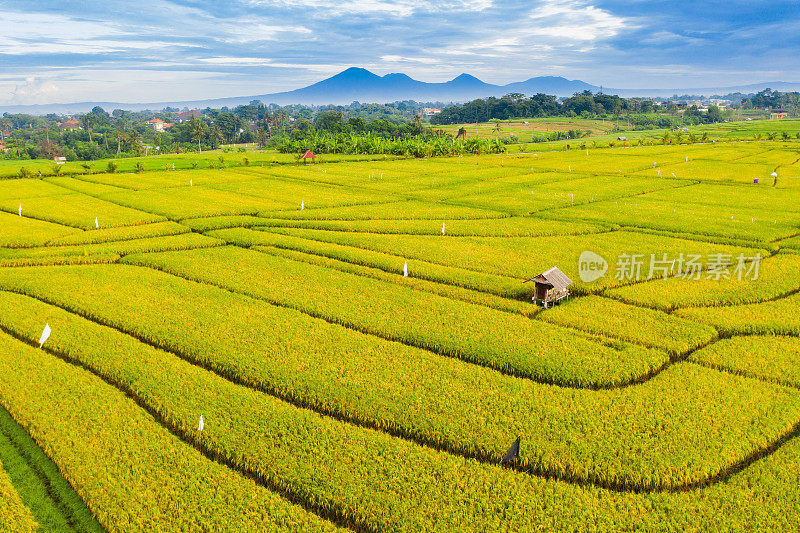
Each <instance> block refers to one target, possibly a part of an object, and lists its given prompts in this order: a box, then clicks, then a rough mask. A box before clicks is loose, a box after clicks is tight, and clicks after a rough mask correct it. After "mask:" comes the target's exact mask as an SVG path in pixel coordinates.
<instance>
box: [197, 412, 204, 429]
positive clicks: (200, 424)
mask: <svg viewBox="0 0 800 533" xmlns="http://www.w3.org/2000/svg"><path fill="white" fill-rule="evenodd" d="M204 427H206V423H205V422H203V415H200V423H199V424H198V425H197V431H199V432H200V433H202V432H203V428H204Z"/></svg>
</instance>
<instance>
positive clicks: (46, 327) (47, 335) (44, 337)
mask: <svg viewBox="0 0 800 533" xmlns="http://www.w3.org/2000/svg"><path fill="white" fill-rule="evenodd" d="M49 338H50V324H45V325H44V331H42V336H41V337H39V348H41V347H42V346H44V342H45V341H46V340H47V339H49Z"/></svg>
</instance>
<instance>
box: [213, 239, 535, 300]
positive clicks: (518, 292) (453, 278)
mask: <svg viewBox="0 0 800 533" xmlns="http://www.w3.org/2000/svg"><path fill="white" fill-rule="evenodd" d="M208 235H209V236H211V237H214V238H217V239H221V240H223V241H226V242H228V243H231V244H236V245H237V246H243V247H251V246H253V247H256V248H262V247H265V246H267V247H274V248H279V249H286V250H296V251H299V252H302V253H305V254H314V255H318V256H322V257H328V258H331V259H336V260H338V261H342V262H347V263H350V264H354V265H360V266H366V267H370V268H377V269H380V270H383V271H384V272H387V273H394V274H395V275H398V274H401V273H402V269H403V264H404V263H405V262H408V266H409V269H410V272H411V274H410V275H411V277H414V278H420V279H425V280H429V281H434V282H437V283H445V284H448V285H454V286H458V287H464V288H466V289H471V290H476V291H482V292H488V293H491V294H495V295H497V296H502V297H506V298H514V299H525V300H528V299H529V298H530V296H529V293H530V288H529V287H527V286H524V285H522V284H520V283H519V280H516V279H513V278H509V277H504V276H498V275H494V274H485V273H483V272H475V271H470V270H466V269H463V268H458V267H449V266H445V265H438V264H436V263H429V262H427V261H421V260H416V259H410V260H409V259H405V258H404V257H402V256H397V255H392V254H388V253H382V252H373V251H371V250H364V249H361V248H352V247H349V246H343V245H339V244H335V243H328V242H323V241H316V240H313V239H304V238H302V237H294V236H289V235H282V234H280V233H277V232H274V231H251V230H245V229H227V230H219V231H212V232H209V233H208Z"/></svg>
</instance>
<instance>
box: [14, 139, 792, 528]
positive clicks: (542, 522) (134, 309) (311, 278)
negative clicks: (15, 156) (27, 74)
mask: <svg viewBox="0 0 800 533" xmlns="http://www.w3.org/2000/svg"><path fill="white" fill-rule="evenodd" d="M258 156H259V153H258V152H256V153H253V154H251V155H250V157H251V158H257V157H258ZM169 157H170V156H162V158H169ZM270 157H272V156H270ZM320 159H321V161H319V162H317V163H315V164H307V165H303V164H297V163H293V162H288V163H280V162H278V163H273V162H267V163H266V164H263V165H262V164H259V163H257V162H256V163H253V164H250V165H249V166H244V165H241V164H237V160H236V159H235V158H231V161H230V163H229V165H228V166H227V167H225V168H216V167H215V168H210V169H209V168H198V169H191V168H189V169H184V170H181V169H180V168H179V169H178V170H171V167H169V169H168V170H163V169H162V170H152V171H145V172H139V173H130V172H116V173H106V172H98V173H84V174H81V173H78V172H75V173H73V174H71V175H63V176H62V175H57V176H52V177H43V178H38V177H34V178H27V179H11V178H9V179H5V180H2V181H0V209H2V213H0V221H2V224H0V244H1V245H2V250H0V265H2V267H1V269H0V300H1V301H2V306H0V310H1V311H0V330H1V331H2V333H0V343H2V350H0V365H1V367H2V372H0V402H2V406H3V410H2V411H0V461H2V464H3V466H4V470H0V474H2V475H0V487H2V492H3V496H4V497H3V499H2V508H1V509H0V510H1V511H2V514H0V521H1V522H0V523H2V524H3V527H4V529H7V528H12V529H13V528H17V529H22V530H25V529H26V528H27V527H31V528H33V527H34V526H33V524H34V523H35V519H38V520H40V521H41V520H42V517H43V516H44V517H45V520H50V522H49V525H50V527H53V528H54V529H55V530H58V529H60V528H59V526H58V524H62V525H63V526H64V528H65V529H66V528H74V529H77V530H101V529H107V530H123V531H124V530H139V529H141V530H148V531H152V530H159V529H177V530H181V529H184V530H188V529H196V528H201V529H205V530H218V529H232V530H241V531H252V530H261V529H264V530H292V531H297V530H324V529H330V530H333V529H352V530H356V531H392V530H414V531H434V530H472V531H488V530H509V531H511V530H513V531H524V530H538V529H540V528H544V529H598V530H608V529H617V530H619V529H644V530H655V529H659V530H660V529H677V530H685V529H714V528H717V527H722V528H724V529H746V528H748V527H749V526H751V525H753V524H762V525H763V526H764V528H765V529H773V530H787V529H794V528H795V527H796V524H797V512H798V509H797V505H798V488H797V487H798V481H800V479H798V476H800V474H798V469H797V468H796V465H797V464H798V462H800V439H798V438H797V435H798V431H800V429H799V428H800V370H799V368H800V367H798V356H799V355H800V340H798V335H799V334H800V314H799V313H798V309H800V305H798V302H797V298H798V295H797V292H798V288H800V240H798V238H800V208H798V205H800V167H799V166H798V160H800V144H798V143H797V142H796V141H791V140H789V141H781V140H775V141H767V140H761V141H753V140H750V141H744V140H742V141H732V142H718V143H702V144H694V145H686V144H671V145H650V146H632V147H624V146H617V147H602V148H586V149H571V150H554V151H542V152H537V153H526V154H514V153H507V154H498V155H470V154H466V155H463V156H460V157H439V158H422V159H396V160H395V159H391V158H386V157H383V156H381V157H374V158H372V159H371V160H369V159H368V160H365V159H364V158H361V160H355V159H358V158H351V159H353V160H349V161H348V160H346V159H347V158H345V157H340V158H331V160H330V161H327V160H325V159H324V158H320ZM146 161H148V162H149V163H150V164H151V165H152V166H155V167H157V168H160V166H162V163H163V159H162V160H161V161H160V162H159V161H154V160H152V161H151V160H146ZM773 173H774V174H775V175H773ZM776 176H777V177H776ZM754 181H757V182H758V183H754ZM586 252H591V254H592V257H597V258H600V259H599V260H598V261H600V262H602V261H605V263H606V264H605V265H604V268H605V269H606V270H605V271H604V272H602V273H599V274H600V275H599V276H598V275H597V274H598V273H597V272H595V273H594V275H593V276H587V275H585V274H588V272H586V271H581V268H582V266H581V265H582V263H581V261H582V260H581V256H582V254H585V253H586ZM692 258H693V259H692ZM676 261H677V262H676ZM692 261H694V263H695V265H699V266H696V267H695V269H694V270H693V269H692V268H690V263H691V262H692ZM664 265H667V267H665V266H664ZM554 266H556V267H557V268H558V270H559V271H560V272H561V273H562V274H563V275H564V276H566V277H567V278H568V280H567V281H568V282H569V283H570V284H569V288H568V289H567V290H568V292H569V296H568V297H566V298H563V299H562V300H560V301H559V302H557V303H556V302H552V305H550V306H548V307H547V308H545V306H543V305H537V304H536V303H534V302H532V301H531V298H532V297H533V296H534V287H533V285H534V284H533V283H525V281H526V280H529V279H531V278H534V277H536V276H538V275H540V274H543V273H547V272H549V271H550V269H551V268H552V267H554ZM583 266H584V267H585V266H586V265H583ZM601 266H602V265H601ZM651 269H657V270H656V271H655V272H651ZM589 277H591V278H595V279H591V280H589V281H583V278H589ZM537 279H539V281H540V282H542V283H544V284H545V285H543V286H544V288H545V289H549V287H547V286H546V283H547V282H546V280H544V278H541V279H540V278H537ZM537 283H538V282H537ZM543 294H544V293H543ZM548 294H549V293H548ZM539 303H540V304H541V302H539ZM45 325H47V332H45V334H43V328H45ZM26 477H28V478H30V479H29V480H28V481H27V482H25V481H20V480H24V479H25V478H26ZM22 483H27V484H28V485H29V486H28V488H26V489H23V490H21V492H23V493H24V494H23V496H20V495H19V494H17V490H16V489H15V487H16V486H21V485H22ZM36 486H39V488H38V489H36V488H35V487H36ZM31 491H33V492H34V493H35V494H31ZM36 491H39V492H41V494H39V493H36ZM32 509H33V511H32ZM34 515H35V517H34ZM62 522H63V523H62ZM12 525H13V527H12Z"/></svg>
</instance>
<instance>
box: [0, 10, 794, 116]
mask: <svg viewBox="0 0 800 533" xmlns="http://www.w3.org/2000/svg"><path fill="white" fill-rule="evenodd" d="M798 35H800V2H798V1H796V0H795V1H790V2H787V1H770V2H758V1H736V0H730V1H726V2H718V1H674V2H652V1H638V0H632V1H627V2H621V1H605V0H586V1H584V0H558V1H541V0H447V1H428V0H400V1H397V2H394V1H389V0H359V1H336V0H321V1H312V0H227V1H222V2H216V1H204V0H195V1H182V2H179V1H167V0H154V1H147V2H142V1H140V2H131V1H125V2H117V1H113V0H106V1H96V0H82V1H71V0H66V1H65V0H61V1H50V0H37V1H36V2H32V1H30V0H26V1H6V0H0V105H3V104H33V103H52V102H75V101H86V100H92V101H99V100H104V101H117V102H119V101H122V102H143V101H164V100H179V99H200V98H213V97H224V96H245V95H252V94H264V93H270V92H277V91H281V90H288V89H294V88H297V87H300V86H304V85H308V84H310V83H313V82H315V81H318V80H320V79H322V78H324V77H327V76H329V75H332V74H335V73H336V72H339V71H340V70H343V69H344V68H347V67H349V66H362V67H365V68H368V69H370V70H372V71H373V72H375V73H377V74H386V73H389V72H405V73H407V74H409V75H410V76H412V77H414V78H417V79H420V80H423V81H445V80H448V79H452V78H453V77H455V76H457V75H458V74H460V73H462V72H468V73H470V74H473V75H476V76H478V77H479V78H481V79H483V80H485V81H488V82H491V83H508V82H511V81H520V80H523V79H527V78H529V77H532V76H538V75H557V76H565V77H567V78H570V79H582V80H584V81H587V82H590V83H594V84H597V85H603V86H605V87H619V88H656V87H669V88H687V87H707V86H723V85H725V86H727V85H739V84H746V83H755V82H761V81H778V80H780V81H792V82H796V81H800V75H798V72H800V40H799V39H797V36H798Z"/></svg>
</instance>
